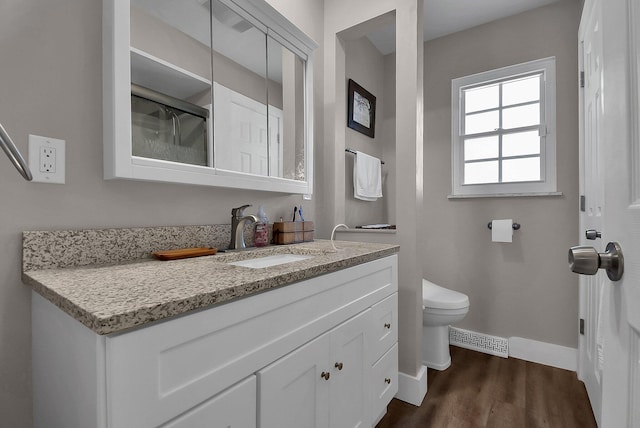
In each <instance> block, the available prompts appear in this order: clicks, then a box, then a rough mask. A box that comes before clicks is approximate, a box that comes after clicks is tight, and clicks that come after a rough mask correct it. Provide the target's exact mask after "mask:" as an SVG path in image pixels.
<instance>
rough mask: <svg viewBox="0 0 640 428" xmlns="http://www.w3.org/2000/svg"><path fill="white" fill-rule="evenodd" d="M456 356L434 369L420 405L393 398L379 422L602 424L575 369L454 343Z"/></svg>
mask: <svg viewBox="0 0 640 428" xmlns="http://www.w3.org/2000/svg"><path fill="white" fill-rule="evenodd" d="M451 358H452V364H451V367H450V368H449V369H447V370H445V371H443V372H440V371H437V370H431V369H429V371H428V373H427V380H428V392H427V395H426V397H425V399H424V401H423V402H422V405H421V406H420V407H415V406H412V405H411V404H407V403H405V402H402V401H399V400H396V399H394V400H393V401H392V402H391V404H390V405H389V407H388V411H387V414H386V415H385V417H384V418H383V419H382V420H381V421H380V423H379V424H378V425H377V428H390V427H395V428H400V427H402V428H413V427H421V428H422V427H424V428H429V427H433V428H447V427H451V428H466V427H504V428H518V427H526V428H537V427H549V428H571V427H579V428H589V427H595V428H597V425H596V422H595V419H594V417H593V412H592V411H591V406H590V405H589V399H588V397H587V391H586V390H585V388H584V384H583V383H582V382H580V381H579V380H578V378H577V377H576V374H575V372H570V371H567V370H562V369H557V368H554V367H548V366H544V365H541V364H535V363H530V362H527V361H524V360H518V359H516V358H500V357H494V356H491V355H487V354H483V353H480V352H474V351H469V350H466V349H462V348H458V347H455V346H452V347H451Z"/></svg>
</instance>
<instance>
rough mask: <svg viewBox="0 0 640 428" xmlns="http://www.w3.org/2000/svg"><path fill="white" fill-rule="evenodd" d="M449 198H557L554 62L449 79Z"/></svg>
mask: <svg viewBox="0 0 640 428" xmlns="http://www.w3.org/2000/svg"><path fill="white" fill-rule="evenodd" d="M451 98H452V100H451V101H452V155H453V195H452V196H453V197H456V196H462V197H464V196H496V195H526V194H550V193H555V192H556V161H555V152H556V149H555V98H556V97H555V58H553V57H552V58H546V59H541V60H537V61H531V62H527V63H524V64H518V65H514V66H510V67H505V68H501V69H498V70H492V71H487V72H484V73H479V74H474V75H472V76H466V77H461V78H458V79H453V81H452V89H451Z"/></svg>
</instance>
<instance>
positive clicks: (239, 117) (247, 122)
mask: <svg viewBox="0 0 640 428" xmlns="http://www.w3.org/2000/svg"><path fill="white" fill-rule="evenodd" d="M213 87H214V99H215V103H214V125H213V130H214V139H213V141H214V149H215V167H216V168H220V169H225V170H230V171H237V172H244V173H248V174H256V175H264V176H267V175H270V176H272V177H282V176H283V174H282V171H283V144H282V135H283V133H282V122H283V113H282V110H281V109H278V108H276V107H274V106H272V105H269V107H268V110H269V120H268V121H267V106H266V105H265V104H262V103H260V102H258V101H255V100H253V99H251V98H249V97H246V96H244V95H242V94H241V93H239V92H236V91H234V90H232V89H229V88H227V87H225V86H223V85H221V84H219V83H217V82H214V84H213ZM267 126H268V128H269V132H267ZM220 142H222V144H221V143H220ZM267 146H268V147H267Z"/></svg>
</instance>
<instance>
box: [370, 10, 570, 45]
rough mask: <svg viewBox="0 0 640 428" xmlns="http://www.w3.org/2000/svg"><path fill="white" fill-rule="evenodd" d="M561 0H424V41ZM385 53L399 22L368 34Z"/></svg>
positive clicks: (392, 42) (393, 42) (394, 42)
mask: <svg viewBox="0 0 640 428" xmlns="http://www.w3.org/2000/svg"><path fill="white" fill-rule="evenodd" d="M557 1H559V0H424V40H425V41H427V40H433V39H436V38H438V37H442V36H446V35H447V34H452V33H456V32H458V31H462V30H466V29H468V28H472V27H475V26H477V25H481V24H486V23H487V22H491V21H495V20H496V19H500V18H505V17H507V16H511V15H516V14H518V13H521V12H525V11H527V10H531V9H535V8H537V7H540V6H545V5H548V4H551V3H555V2H557ZM367 37H368V38H369V40H371V42H372V43H373V44H374V45H375V46H376V48H378V50H379V51H380V52H381V53H382V54H383V55H387V54H389V53H391V52H395V50H396V48H395V44H396V41H395V40H396V39H395V25H390V26H388V27H384V28H379V29H377V30H376V31H373V32H371V33H370V34H368V35H367Z"/></svg>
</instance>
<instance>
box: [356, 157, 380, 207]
mask: <svg viewBox="0 0 640 428" xmlns="http://www.w3.org/2000/svg"><path fill="white" fill-rule="evenodd" d="M353 195H354V197H356V198H357V199H360V200H363V201H375V200H377V199H378V198H381V197H382V168H381V163H380V159H378V158H376V157H373V156H369V155H368V154H366V153H362V152H358V151H356V156H355V158H354V160H353Z"/></svg>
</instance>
